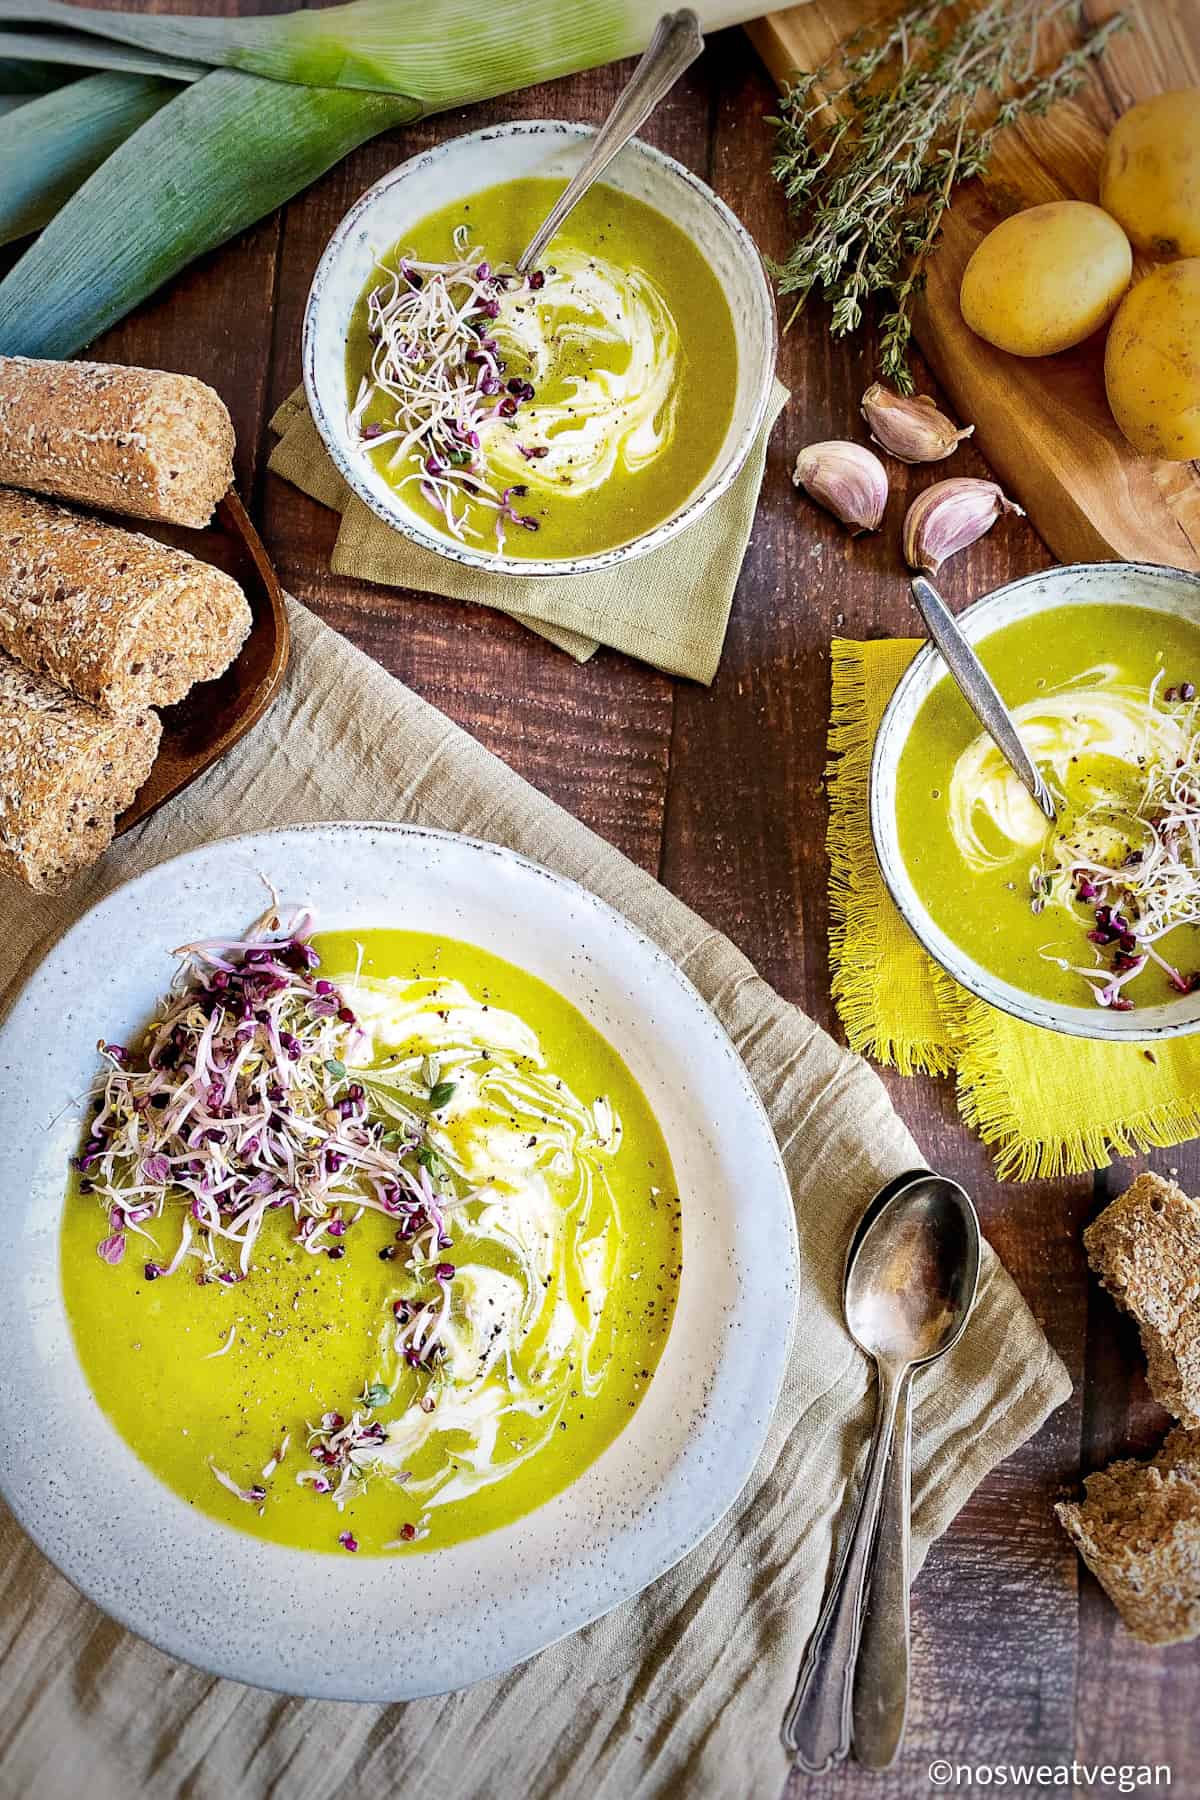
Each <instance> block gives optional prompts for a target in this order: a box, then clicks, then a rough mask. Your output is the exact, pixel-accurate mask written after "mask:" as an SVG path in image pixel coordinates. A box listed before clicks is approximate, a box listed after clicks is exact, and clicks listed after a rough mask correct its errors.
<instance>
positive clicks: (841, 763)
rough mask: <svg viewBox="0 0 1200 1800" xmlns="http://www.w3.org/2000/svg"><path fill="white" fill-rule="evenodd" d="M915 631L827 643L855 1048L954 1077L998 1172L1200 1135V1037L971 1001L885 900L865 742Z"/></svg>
mask: <svg viewBox="0 0 1200 1800" xmlns="http://www.w3.org/2000/svg"><path fill="white" fill-rule="evenodd" d="M920 648H921V645H920V642H919V641H918V640H915V639H912V638H905V639H901V640H899V641H896V642H889V641H877V642H871V643H865V644H859V643H851V642H849V641H848V640H846V639H843V638H836V639H835V640H834V643H833V649H832V656H831V662H832V671H833V703H832V710H831V723H830V730H829V750H830V768H829V864H830V962H831V966H832V971H833V998H834V1002H835V1004H836V1006H837V1009H838V1013H839V1016H840V1017H841V1020H842V1023H843V1024H844V1026H845V1028H846V1036H847V1039H848V1040H849V1043H850V1046H851V1048H852V1049H854V1050H858V1051H861V1052H863V1053H864V1054H866V1055H870V1056H873V1057H875V1058H876V1060H877V1061H879V1062H882V1063H887V1064H890V1065H891V1066H892V1067H893V1068H896V1069H898V1070H899V1071H900V1073H901V1074H903V1075H911V1074H913V1073H914V1072H915V1071H917V1070H927V1071H928V1072H929V1073H930V1074H934V1075H946V1074H949V1073H951V1072H953V1073H954V1074H955V1077H956V1080H957V1084H958V1105H959V1111H960V1112H961V1113H962V1115H963V1118H964V1119H965V1120H966V1121H967V1123H968V1124H969V1125H972V1126H974V1127H975V1128H976V1130H978V1132H979V1133H980V1135H981V1137H982V1138H983V1140H984V1142H985V1143H987V1144H990V1145H992V1146H993V1147H994V1149H995V1152H996V1171H997V1174H998V1175H999V1176H1000V1177H1001V1178H1002V1179H1004V1180H1015V1181H1028V1180H1029V1179H1030V1178H1031V1177H1033V1176H1035V1175H1075V1174H1079V1173H1081V1172H1082V1171H1083V1170H1085V1169H1094V1168H1104V1167H1106V1166H1107V1164H1108V1162H1109V1160H1110V1158H1111V1157H1112V1156H1113V1155H1117V1156H1131V1155H1133V1154H1134V1153H1135V1152H1137V1151H1139V1150H1149V1149H1152V1148H1163V1147H1165V1146H1167V1145H1169V1144H1178V1143H1179V1142H1181V1141H1182V1140H1183V1139H1184V1138H1189V1137H1194V1136H1196V1135H1197V1133H1200V1039H1196V1038H1168V1039H1166V1040H1165V1041H1163V1042H1161V1043H1155V1044H1153V1045H1149V1044H1147V1045H1142V1044H1101V1043H1092V1042H1088V1041H1086V1040H1084V1039H1082V1038H1066V1037H1060V1036H1058V1035H1057V1034H1056V1033H1051V1032H1046V1031H1042V1030H1041V1029H1039V1028H1038V1027H1037V1026H1035V1025H1026V1024H1024V1023H1023V1022H1022V1021H1021V1020H1020V1019H1013V1018H1010V1017H1009V1016H1008V1014H1007V1013H1002V1012H998V1011H997V1010H996V1008H995V1007H992V1006H988V1005H987V1004H986V1002H984V1001H982V1000H976V999H975V998H974V996H973V995H971V994H968V993H967V992H966V991H965V990H964V989H963V988H960V987H959V986H958V984H957V982H955V981H953V980H951V978H950V976H949V975H947V974H946V973H945V971H944V970H942V969H940V968H939V967H938V966H937V964H936V963H935V962H934V961H933V960H932V958H931V957H929V956H927V955H926V953H925V951H924V950H922V948H921V946H920V945H919V944H918V942H917V940H916V938H914V937H913V935H912V933H911V932H910V931H909V929H908V927H907V926H906V925H905V923H904V921H903V920H902V919H901V917H900V914H899V913H898V912H897V910H896V908H895V906H894V905H893V903H892V900H891V897H890V895H889V894H888V892H887V889H886V888H885V887H884V885H883V878H882V876H881V875H880V873H879V865H878V864H877V862H876V860H875V852H874V850H873V849H872V846H871V834H870V829H869V826H868V822H867V786H868V779H869V774H870V763H871V749H872V746H873V745H874V742H875V734H876V732H877V731H878V729H879V722H880V719H881V718H882V717H883V711H884V708H885V707H886V705H887V703H888V701H889V700H890V699H891V696H892V693H893V690H894V689H895V686H896V683H897V682H898V681H899V679H900V677H901V675H902V674H903V673H904V671H905V669H906V668H907V667H908V665H909V663H910V662H911V661H912V659H913V657H914V656H915V655H916V653H917V651H918V650H919V649H920Z"/></svg>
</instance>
